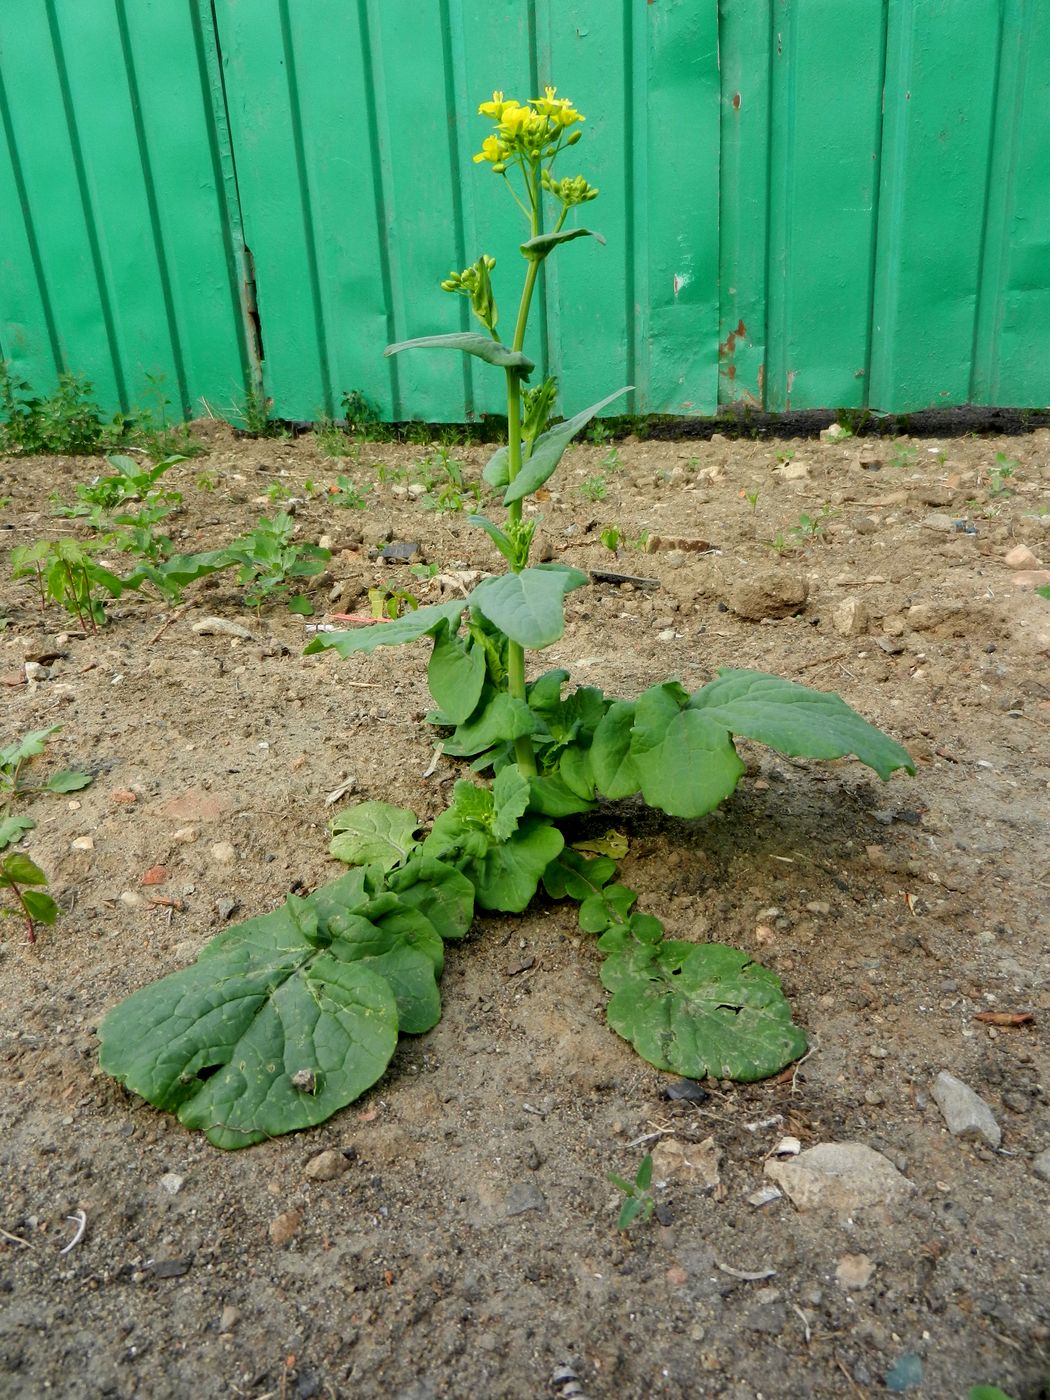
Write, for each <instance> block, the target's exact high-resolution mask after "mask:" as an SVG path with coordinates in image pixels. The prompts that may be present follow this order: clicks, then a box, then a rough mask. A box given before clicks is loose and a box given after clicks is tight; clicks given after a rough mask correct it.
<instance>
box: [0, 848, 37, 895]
mask: <svg viewBox="0 0 1050 1400" xmlns="http://www.w3.org/2000/svg"><path fill="white" fill-rule="evenodd" d="M46 884H47V876H46V875H45V874H44V872H43V871H42V870H41V869H40V867H39V865H34V864H33V862H32V861H31V860H30V859H29V857H28V856H24V855H22V853H21V852H20V851H12V853H11V854H10V855H9V856H3V857H2V858H0V885H7V886H9V887H10V886H11V885H46Z"/></svg>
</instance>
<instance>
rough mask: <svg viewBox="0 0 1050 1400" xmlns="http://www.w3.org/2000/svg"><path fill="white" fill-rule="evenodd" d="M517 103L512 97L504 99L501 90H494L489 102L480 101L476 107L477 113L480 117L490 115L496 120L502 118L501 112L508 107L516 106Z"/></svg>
mask: <svg viewBox="0 0 1050 1400" xmlns="http://www.w3.org/2000/svg"><path fill="white" fill-rule="evenodd" d="M517 105H518V104H517V102H516V101H515V100H514V98H513V97H509V98H507V99H506V101H504V98H503V93H502V92H494V93H493V94H492V101H491V102H482V104H481V105H480V107H479V108H478V115H479V116H481V117H491V118H492V119H493V121H497V122H498V121H501V120H502V119H503V113H504V112H505V111H506V109H507V108H508V107H517Z"/></svg>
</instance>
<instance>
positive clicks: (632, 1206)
mask: <svg viewBox="0 0 1050 1400" xmlns="http://www.w3.org/2000/svg"><path fill="white" fill-rule="evenodd" d="M606 1180H608V1181H611V1182H612V1184H613V1185H614V1186H615V1187H616V1189H617V1190H618V1191H622V1192H623V1194H624V1197H625V1200H624V1203H623V1205H622V1206H621V1207H620V1218H619V1219H618V1220H617V1222H616V1228H617V1229H618V1230H629V1229H630V1228H631V1226H632V1225H633V1224H634V1222H635V1221H636V1220H641V1221H642V1222H643V1224H644V1222H645V1221H646V1220H648V1219H649V1217H650V1216H651V1215H652V1213H653V1211H654V1210H655V1209H656V1201H655V1200H654V1199H653V1195H652V1192H651V1190H650V1187H651V1186H652V1182H653V1159H652V1155H651V1154H650V1153H648V1152H647V1153H646V1154H645V1156H644V1157H643V1158H642V1161H641V1165H640V1166H639V1168H638V1171H637V1172H636V1173H635V1178H634V1180H633V1181H625V1180H624V1179H623V1177H622V1176H617V1175H616V1173H615V1172H609V1174H608V1176H607V1178H606Z"/></svg>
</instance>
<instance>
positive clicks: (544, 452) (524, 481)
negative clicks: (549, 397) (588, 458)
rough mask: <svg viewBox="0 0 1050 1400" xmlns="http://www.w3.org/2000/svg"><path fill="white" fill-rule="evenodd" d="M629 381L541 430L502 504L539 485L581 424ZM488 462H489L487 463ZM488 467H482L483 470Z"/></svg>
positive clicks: (625, 391) (629, 386)
mask: <svg viewBox="0 0 1050 1400" xmlns="http://www.w3.org/2000/svg"><path fill="white" fill-rule="evenodd" d="M633 387H634V385H633V384H625V385H624V387H623V388H622V389H617V390H616V392H615V393H614V394H608V395H606V397H605V398H604V399H600V400H599V401H598V402H597V403H592V404H591V406H590V408H585V409H583V410H582V411H581V412H580V413H577V414H576V415H575V417H573V418H567V419H566V420H565V422H564V423H558V424H557V425H556V426H555V427H553V428H548V429H547V431H546V432H545V433H543V434H541V436H540V437H538V438H537V439H536V442H535V444H534V445H533V449H532V452H531V453H530V455H529V457H528V459H527V460H526V461H525V462H523V463H522V465H521V471H519V472H518V474H517V476H516V477H515V478H514V480H513V481H510V482H509V484H508V486H507V490H506V493H505V494H504V497H503V504H504V505H507V506H509V505H510V503H511V502H512V501H520V500H521V498H522V497H523V496H528V495H530V494H531V493H532V492H533V491H535V490H537V488H538V487H540V486H542V485H543V483H544V482H545V481H546V480H547V478H548V477H549V476H551V475H552V473H553V472H554V470H555V468H556V467H557V465H558V463H559V462H560V461H561V459H562V457H563V456H564V455H565V449H566V448H567V447H568V445H569V443H570V442H571V441H572V439H573V438H574V437H575V436H576V434H577V433H578V432H579V431H580V429H581V428H585V427H586V426H587V424H588V423H589V422H590V421H591V419H592V418H593V417H594V415H595V414H596V413H600V412H601V410H602V409H603V408H604V407H605V405H606V404H609V403H612V401H613V399H618V398H619V397H620V395H621V394H628V393H630V391H631V389H632V388H633ZM491 465H492V464H491V462H490V463H489V466H491ZM488 470H489V467H486V468H485V472H486V473H487V472H488ZM485 480H486V481H488V482H489V485H490V486H491V485H493V482H492V480H491V478H490V477H489V476H488V475H486V476H485Z"/></svg>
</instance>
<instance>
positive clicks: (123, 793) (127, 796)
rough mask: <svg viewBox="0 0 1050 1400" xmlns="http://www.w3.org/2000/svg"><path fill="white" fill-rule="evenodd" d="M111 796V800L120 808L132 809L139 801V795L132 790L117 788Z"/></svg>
mask: <svg viewBox="0 0 1050 1400" xmlns="http://www.w3.org/2000/svg"><path fill="white" fill-rule="evenodd" d="M109 796H110V800H111V801H112V802H116V803H117V805H118V806H120V807H131V806H133V805H134V804H135V803H136V802H137V801H138V800H139V798H138V793H135V792H132V791H131V789H130V788H116V789H115V790H114V791H113V792H111V793H110V794H109Z"/></svg>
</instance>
